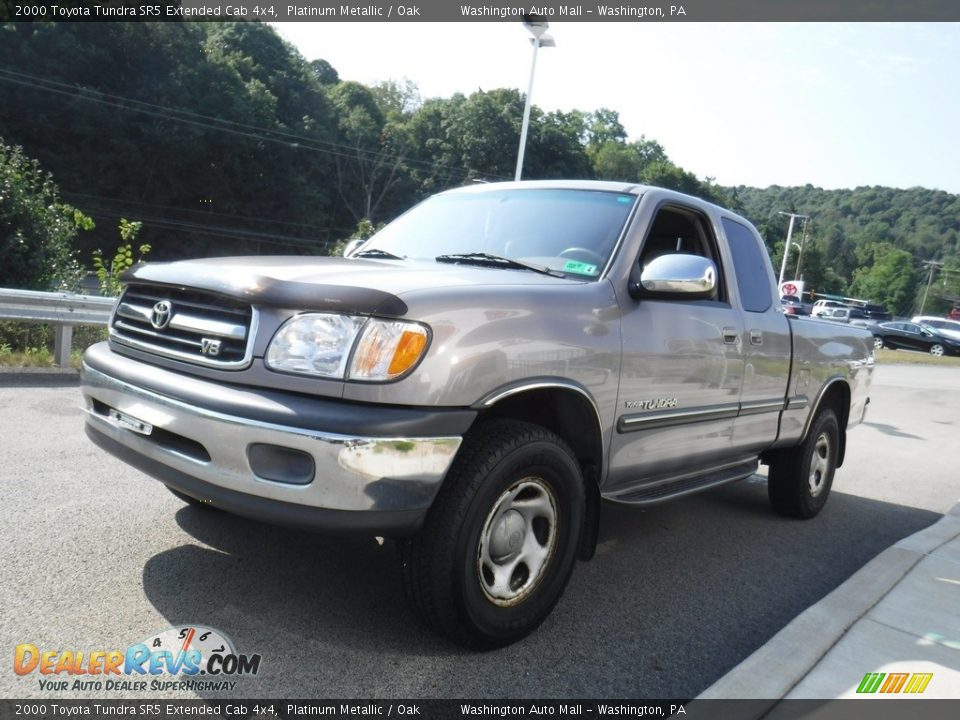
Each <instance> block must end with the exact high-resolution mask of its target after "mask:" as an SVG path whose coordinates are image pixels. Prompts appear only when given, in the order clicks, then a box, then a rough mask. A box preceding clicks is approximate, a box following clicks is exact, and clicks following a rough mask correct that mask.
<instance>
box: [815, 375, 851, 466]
mask: <svg viewBox="0 0 960 720" xmlns="http://www.w3.org/2000/svg"><path fill="white" fill-rule="evenodd" d="M825 407H830V408H833V411H834V412H835V413H836V414H837V423H838V424H839V426H840V447H839V449H838V451H837V467H840V466H841V465H843V457H844V455H845V453H846V451H847V421H848V420H849V418H850V386H849V385H847V383H845V382H842V381H838V382H834V383H832V384H831V385H830V387H828V388H827V389H826V390H825V391H824V393H823V397H821V398H820V404H819V405H818V406H817V407H816V410H815V412H820V408H825ZM811 417H816V416H815V415H812V416H811Z"/></svg>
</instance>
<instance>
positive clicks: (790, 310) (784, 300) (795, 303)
mask: <svg viewBox="0 0 960 720" xmlns="http://www.w3.org/2000/svg"><path fill="white" fill-rule="evenodd" d="M780 304H781V305H782V306H783V312H784V314H786V315H809V314H810V306H809V305H807V304H806V303H805V302H803V301H802V300H801V299H800V298H798V297H797V296H796V295H783V296H782V297H781V298H780Z"/></svg>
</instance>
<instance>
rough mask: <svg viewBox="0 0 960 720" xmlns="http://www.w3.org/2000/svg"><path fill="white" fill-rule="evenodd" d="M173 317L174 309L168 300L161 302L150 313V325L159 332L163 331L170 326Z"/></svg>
mask: <svg viewBox="0 0 960 720" xmlns="http://www.w3.org/2000/svg"><path fill="white" fill-rule="evenodd" d="M172 316H173V307H172V306H171V305H170V303H168V302H167V301H166V300H161V301H160V302H158V303H157V304H156V305H154V306H153V310H151V311H150V324H151V325H153V326H154V327H155V328H156V329H157V330H163V329H164V328H165V327H166V326H167V325H169V324H170V318H171V317H172Z"/></svg>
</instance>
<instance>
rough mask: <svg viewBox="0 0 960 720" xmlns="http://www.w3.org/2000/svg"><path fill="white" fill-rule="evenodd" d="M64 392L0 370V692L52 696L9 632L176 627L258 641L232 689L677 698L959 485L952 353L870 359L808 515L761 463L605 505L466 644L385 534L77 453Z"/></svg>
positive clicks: (102, 636) (70, 646)
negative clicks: (463, 646) (428, 614)
mask: <svg viewBox="0 0 960 720" xmlns="http://www.w3.org/2000/svg"><path fill="white" fill-rule="evenodd" d="M79 404H80V394H79V390H78V388H77V386H76V380H75V378H74V377H72V376H58V375H27V374H20V373H12V372H5V373H0V506H2V507H3V509H4V513H5V518H6V519H5V521H4V522H3V523H2V524H0V548H2V550H0V650H2V653H3V655H4V656H5V657H6V658H7V660H6V661H4V662H3V663H0V696H2V697H7V698H14V697H15V698H25V697H44V696H46V697H51V694H50V693H48V692H45V691H42V690H40V688H39V685H38V680H37V675H36V673H34V674H33V675H32V676H25V677H18V676H16V675H15V674H14V673H13V671H12V668H11V665H10V664H8V663H9V661H10V658H12V656H13V648H14V647H15V646H16V645H17V644H20V643H27V642H29V643H34V644H36V645H38V646H39V647H41V648H42V649H58V650H95V649H104V650H109V649H116V648H125V647H127V646H128V645H130V644H131V643H134V642H138V641H140V640H142V639H143V638H145V637H147V636H148V635H150V634H155V633H156V632H157V631H159V630H162V629H164V628H166V627H169V626H171V625H175V624H176V625H179V624H181V623H183V624H202V625H206V626H210V627H214V628H218V629H219V630H221V631H223V632H224V633H225V634H226V635H227V636H229V637H230V638H232V639H233V641H234V643H235V645H236V647H237V649H238V650H239V651H241V652H247V653H253V652H255V653H260V654H261V655H262V658H263V660H262V666H261V670H260V673H259V674H258V675H256V676H255V677H248V678H244V679H242V680H240V681H239V685H238V687H237V690H235V691H234V692H233V693H230V695H233V696H242V697H251V698H254V697H259V698H267V697H273V698H278V697H303V698H320V697H323V698H337V697H360V698H364V697H400V698H467V697H472V698H541V697H542V698H566V697H590V698H612V697H633V698H658V697H659V698H669V697H673V698H686V697H692V696H694V695H696V694H697V693H698V692H700V691H701V690H703V689H704V688H706V687H707V686H709V685H710V684H711V683H713V682H714V681H715V680H717V679H718V678H719V677H721V676H722V675H723V674H724V673H726V672H727V671H728V670H729V669H730V668H732V667H733V666H735V665H736V664H737V663H738V662H740V661H741V660H742V659H743V658H745V657H746V656H748V655H749V654H750V653H751V652H752V651H753V650H755V649H756V648H757V647H759V646H760V645H762V644H763V643H764V642H766V640H767V639H769V638H770V637H771V636H772V635H773V634H775V633H776V632H777V631H778V630H779V629H781V628H782V627H783V626H784V625H785V624H787V623H788V622H789V621H790V620H791V619H793V618H794V617H795V616H796V615H797V614H798V613H799V612H801V611H802V610H803V609H805V608H806V607H808V606H809V605H811V604H812V603H814V602H816V601H817V600H818V599H820V598H821V597H823V596H824V595H825V594H827V593H828V592H830V591H831V590H832V589H833V588H835V587H836V586H837V585H839V584H840V583H842V582H843V581H844V580H845V579H846V578H847V577H849V576H850V575H851V574H852V573H853V572H854V571H856V570H857V569H858V568H860V567H861V566H862V565H863V564H864V563H866V562H867V561H868V560H869V559H870V558H872V557H874V556H875V555H876V554H878V553H879V552H881V551H882V550H884V549H885V548H887V547H888V546H890V545H891V544H893V543H894V542H896V541H897V540H899V539H901V538H903V537H905V536H907V535H909V534H911V533H913V532H915V531H917V530H920V529H922V528H924V527H926V526H928V525H930V524H932V523H933V522H934V521H936V520H937V519H938V518H939V517H940V515H941V514H942V513H944V512H946V511H947V510H948V509H949V508H950V507H951V506H952V505H953V504H954V503H955V502H956V501H957V500H958V498H960V473H958V472H957V457H956V447H957V433H958V431H960V368H938V367H929V366H896V365H887V366H880V367H878V368H877V370H876V373H875V378H874V389H873V392H872V403H871V405H870V410H869V413H868V416H867V423H866V425H865V426H863V427H860V428H857V429H856V430H854V431H853V432H852V433H851V434H850V436H849V445H848V452H847V462H846V464H845V465H844V467H843V468H842V469H841V470H840V471H839V473H838V475H837V479H836V481H835V484H834V494H833V496H832V497H831V500H830V502H829V504H828V505H827V508H826V509H825V511H824V512H823V513H822V514H821V515H820V516H819V517H818V518H816V519H815V520H813V521H808V522H802V521H791V520H785V519H782V518H780V517H778V516H775V515H773V514H772V512H771V511H770V510H769V508H768V505H767V499H766V486H765V480H764V478H763V477H762V476H754V477H753V478H751V479H750V480H748V481H745V482H741V483H738V484H735V485H732V486H727V487H724V488H720V489H717V490H714V491H711V492H708V493H705V494H701V495H698V496H694V497H691V498H688V499H684V500H679V501H675V502H673V503H670V504H666V505H662V506H658V507H656V508H653V509H649V510H644V511H640V510H636V509H632V508H625V507H620V506H613V505H608V506H606V507H605V508H604V512H603V529H602V533H601V538H600V547H599V550H598V553H597V557H596V558H595V559H594V560H593V561H592V562H589V563H579V564H578V566H577V568H576V569H575V571H574V575H573V578H572V580H571V583H570V586H569V588H568V590H567V592H566V594H565V596H564V598H563V599H562V601H561V602H560V604H559V605H558V607H557V608H556V610H555V611H554V612H553V614H552V615H551V616H550V617H549V618H548V620H547V621H546V623H545V624H544V625H543V626H542V627H541V628H540V630H538V631H537V632H536V633H535V634H533V635H532V636H531V637H529V638H528V639H526V640H525V641H523V642H521V643H518V644H516V645H514V646H512V647H509V648H505V649H503V650H498V651H494V652H488V653H482V654H473V653H468V652H466V651H462V650H460V649H458V648H456V647H453V646H451V645H449V644H448V643H446V642H445V641H443V640H441V639H439V638H437V637H435V636H433V635H431V634H430V633H429V632H428V631H426V630H425V629H424V628H423V627H421V626H420V625H419V624H418V622H417V621H416V618H415V617H414V615H413V613H412V612H411V611H410V610H409V609H408V608H407V607H406V605H405V602H404V599H403V595H402V591H401V587H400V574H399V571H398V566H397V563H396V558H395V552H394V548H393V547H392V546H391V544H390V543H389V542H388V543H386V544H384V545H383V546H381V545H379V544H378V543H376V542H375V541H374V540H373V539H369V540H367V539H359V540H358V539H338V538H326V537H319V536H315V535H309V534H305V533H301V532H295V531H290V530H285V529H281V528H276V527H271V526H268V525H262V524H259V523H256V522H253V521H249V520H244V519H241V518H236V517H231V516H229V515H225V514H222V513H219V512H216V511H210V510H205V509H198V508H193V507H187V506H185V505H183V503H181V502H180V501H179V500H177V499H176V498H174V497H173V496H171V495H170V494H169V493H168V492H167V491H166V490H165V489H164V488H163V487H162V486H161V485H160V484H158V483H156V482H155V481H152V480H149V479H147V478H146V477H144V476H142V475H140V474H138V473H137V472H135V471H133V470H130V469H128V468H127V467H126V466H124V465H123V464H121V463H120V462H118V461H115V460H113V459H112V458H110V457H108V456H106V455H105V454H104V453H102V452H100V451H99V450H97V449H96V448H95V447H94V446H93V445H92V444H91V443H90V442H89V441H88V440H87V439H86V437H85V436H84V434H83V431H82V417H81V411H80V410H79ZM124 695H125V694H124V693H120V694H116V693H109V694H107V693H104V692H100V693H98V692H87V693H84V692H75V693H67V694H58V696H59V697H95V696H101V697H103V696H109V697H123V696H124ZM173 695H174V694H173V693H171V695H170V696H171V697H172V696H173ZM216 695H217V694H216V693H210V695H209V696H211V697H215V696H216ZM126 696H134V697H140V696H143V694H142V693H140V694H137V693H132V694H129V695H126ZM183 696H186V697H190V696H192V694H191V693H185V694H184V695H183Z"/></svg>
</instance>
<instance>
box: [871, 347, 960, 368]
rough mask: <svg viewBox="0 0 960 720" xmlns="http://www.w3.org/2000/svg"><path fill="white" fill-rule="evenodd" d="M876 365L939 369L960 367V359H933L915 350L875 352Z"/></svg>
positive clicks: (929, 355) (928, 354)
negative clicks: (932, 366) (937, 367)
mask: <svg viewBox="0 0 960 720" xmlns="http://www.w3.org/2000/svg"><path fill="white" fill-rule="evenodd" d="M877 363H878V364H880V365H939V366H941V367H960V357H947V356H946V355H944V356H943V357H934V356H933V355H931V354H930V353H925V352H917V351H915V350H889V349H886V348H884V349H883V350H877Z"/></svg>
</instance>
